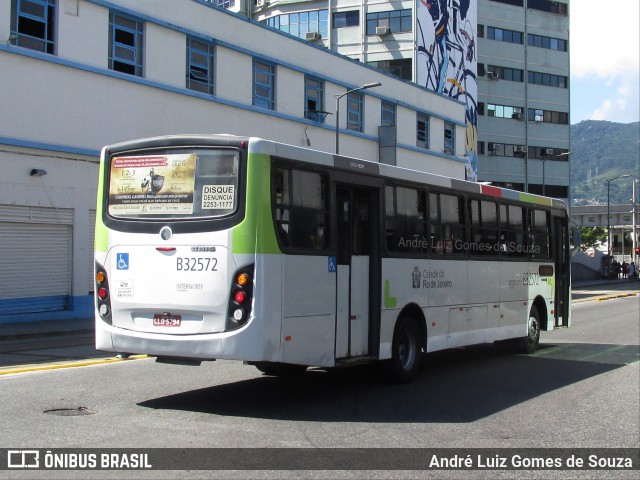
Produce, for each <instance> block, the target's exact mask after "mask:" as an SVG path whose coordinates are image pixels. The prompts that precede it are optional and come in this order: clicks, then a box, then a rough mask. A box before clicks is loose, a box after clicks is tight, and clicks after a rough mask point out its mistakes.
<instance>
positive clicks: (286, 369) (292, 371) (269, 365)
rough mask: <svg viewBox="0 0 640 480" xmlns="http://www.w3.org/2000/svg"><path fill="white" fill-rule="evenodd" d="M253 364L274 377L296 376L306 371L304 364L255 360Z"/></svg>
mask: <svg viewBox="0 0 640 480" xmlns="http://www.w3.org/2000/svg"><path fill="white" fill-rule="evenodd" d="M254 366H255V367H256V368H257V369H258V370H260V371H261V372H262V373H264V374H265V375H271V376H274V377H297V376H299V375H302V374H303V373H304V372H306V371H307V366H306V365H294V364H292V363H273V362H256V363H254Z"/></svg>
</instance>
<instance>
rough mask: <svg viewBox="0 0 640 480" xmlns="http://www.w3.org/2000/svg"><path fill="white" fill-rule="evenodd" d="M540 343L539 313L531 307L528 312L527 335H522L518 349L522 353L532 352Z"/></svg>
mask: <svg viewBox="0 0 640 480" xmlns="http://www.w3.org/2000/svg"><path fill="white" fill-rule="evenodd" d="M539 343H540V314H539V313H538V309H537V308H536V307H535V305H534V306H532V307H531V311H530V312H529V320H528V321H527V335H526V336H525V337H522V339H521V342H520V349H519V350H520V351H521V352H522V353H527V354H529V353H534V352H535V351H536V350H537V349H538V344H539Z"/></svg>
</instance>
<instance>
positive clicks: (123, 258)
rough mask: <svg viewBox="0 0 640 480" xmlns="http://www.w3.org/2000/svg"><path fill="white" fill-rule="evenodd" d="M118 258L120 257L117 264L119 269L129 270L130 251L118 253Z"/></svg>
mask: <svg viewBox="0 0 640 480" xmlns="http://www.w3.org/2000/svg"><path fill="white" fill-rule="evenodd" d="M117 259H118V262H117V265H116V269H117V270H129V254H128V253H118V256H117Z"/></svg>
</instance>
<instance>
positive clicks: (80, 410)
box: [44, 407, 98, 417]
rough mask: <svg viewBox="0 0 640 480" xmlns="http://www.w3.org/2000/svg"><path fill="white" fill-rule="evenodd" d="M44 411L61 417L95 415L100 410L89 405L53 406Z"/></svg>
mask: <svg viewBox="0 0 640 480" xmlns="http://www.w3.org/2000/svg"><path fill="white" fill-rule="evenodd" d="M44 413H48V414H49V415H59V416H61V417H79V416H80V415H95V414H96V413H98V412H94V411H93V410H89V409H88V408H87V407H76V408H52V409H51V410H45V411H44Z"/></svg>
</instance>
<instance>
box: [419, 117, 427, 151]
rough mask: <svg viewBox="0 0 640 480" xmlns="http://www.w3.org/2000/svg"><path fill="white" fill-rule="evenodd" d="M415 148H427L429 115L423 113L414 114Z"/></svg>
mask: <svg viewBox="0 0 640 480" xmlns="http://www.w3.org/2000/svg"><path fill="white" fill-rule="evenodd" d="M416 146H418V147H420V148H429V115H427V114H426V113H423V112H417V114H416Z"/></svg>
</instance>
